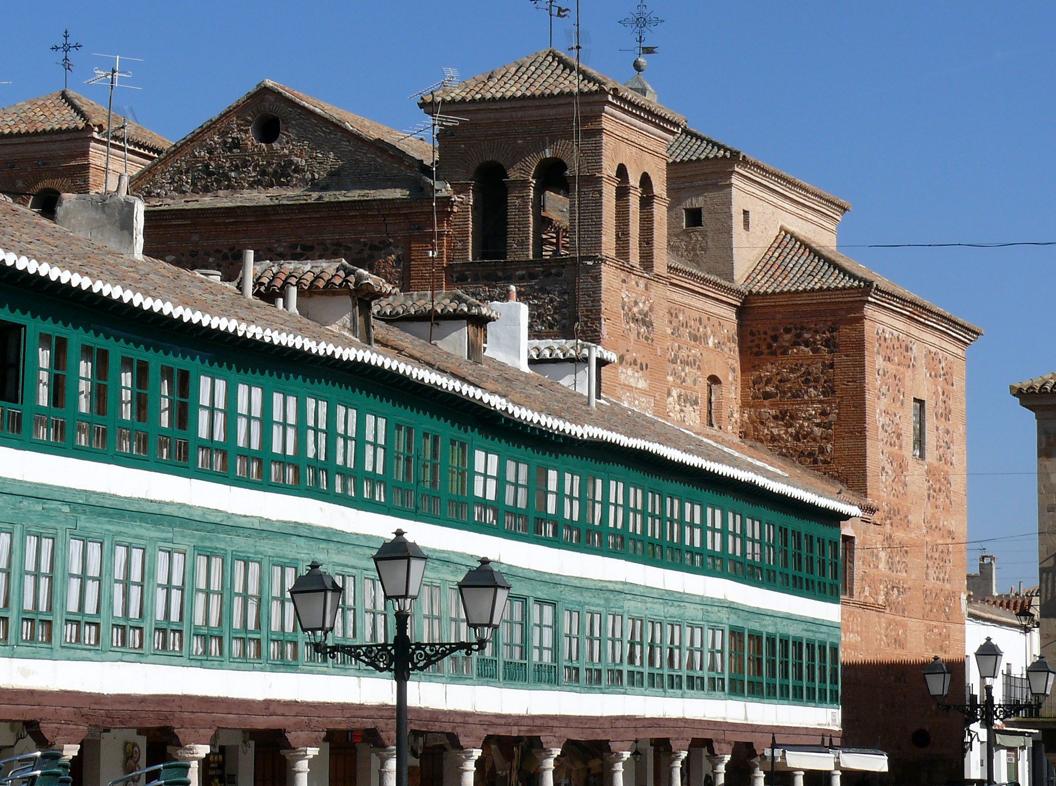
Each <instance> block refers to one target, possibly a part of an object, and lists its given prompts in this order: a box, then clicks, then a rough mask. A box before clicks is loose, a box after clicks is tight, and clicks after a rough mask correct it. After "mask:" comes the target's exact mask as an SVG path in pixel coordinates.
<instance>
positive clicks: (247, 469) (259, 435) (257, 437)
mask: <svg viewBox="0 0 1056 786" xmlns="http://www.w3.org/2000/svg"><path fill="white" fill-rule="evenodd" d="M235 447H236V452H235V475H236V476H237V477H240V478H245V479H247V480H256V481H261V480H264V387H263V386H262V385H250V384H247V383H245V382H239V383H238V385H237V386H236V387H235Z"/></svg>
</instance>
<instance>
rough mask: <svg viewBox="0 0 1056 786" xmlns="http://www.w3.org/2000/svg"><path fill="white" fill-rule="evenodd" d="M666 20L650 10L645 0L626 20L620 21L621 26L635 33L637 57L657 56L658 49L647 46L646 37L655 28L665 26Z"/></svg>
mask: <svg viewBox="0 0 1056 786" xmlns="http://www.w3.org/2000/svg"><path fill="white" fill-rule="evenodd" d="M663 22H664V20H663V19H661V18H660V17H658V16H657V15H656V14H654V13H653V12H652V11H650V10H649V6H647V5H646V4H645V0H640V2H639V3H638V5H637V6H635V9H634V11H632V12H631V13H630V14H628V15H627V17H625V18H624V19H621V20H620V24H621V25H623V26H624V27H626V28H628V29H629V30H633V31H634V41H635V45H636V51H637V56H638V57H641V56H642V55H655V54H656V51H657V47H655V46H647V45H646V43H645V37H646V35H647V34H648V33H649V31H650V30H652V29H653V28H655V27H657V26H659V25H661V24H663Z"/></svg>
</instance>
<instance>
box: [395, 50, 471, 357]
mask: <svg viewBox="0 0 1056 786" xmlns="http://www.w3.org/2000/svg"><path fill="white" fill-rule="evenodd" d="M460 81H462V80H461V79H460V78H459V75H458V69H456V68H452V67H450V66H444V68H443V78H442V79H441V80H440V81H439V82H434V83H433V84H431V85H429V87H427V88H425V89H424V90H420V91H418V92H417V93H415V94H414V95H413V96H411V98H418V99H421V98H424V97H426V96H429V98H430V100H431V102H432V108H431V111H430V112H429V121H428V124H427V126H426V128H422V127H421V126H419V127H417V128H416V129H415V130H413V131H411V132H410V133H409V134H407V135H406V136H405V137H404V138H407V137H409V136H418V135H419V134H422V133H424V132H425V131H426V130H428V131H429V145H430V148H431V150H432V157H431V162H430V163H431V166H430V173H431V179H432V191H433V245H432V248H431V249H430V250H429V342H430V343H432V341H433V325H435V324H436V260H437V257H438V256H439V255H440V219H439V216H438V214H437V204H436V196H437V187H436V183H437V176H436V164H437V160H438V155H437V153H438V152H439V151H438V148H437V137H438V136H439V134H440V130H441V129H443V128H453V127H455V126H457V125H458V124H459V123H464V122H466V118H464V117H456V116H455V115H445V114H444V113H443V111H442V110H443V103H444V97H443V91H444V90H448V89H450V88H452V87H454V86H455V85H457V84H458V83H459V82H460ZM438 92H439V93H440V95H437V93H438Z"/></svg>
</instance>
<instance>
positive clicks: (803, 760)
mask: <svg viewBox="0 0 1056 786" xmlns="http://www.w3.org/2000/svg"><path fill="white" fill-rule="evenodd" d="M770 754H771V751H770V749H767V750H766V756H767V757H769V756H770ZM774 754H775V759H774V761H775V762H776V763H778V764H781V765H782V768H784V769H789V770H821V771H823V772H832V770H834V769H835V765H836V757H835V756H834V755H833V752H832V751H831V750H829V749H828V748H823V747H821V746H820V745H819V746H814V745H797V746H791V745H790V746H788V747H786V748H777V749H776V750H775V751H774Z"/></svg>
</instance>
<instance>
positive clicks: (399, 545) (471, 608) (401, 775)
mask: <svg viewBox="0 0 1056 786" xmlns="http://www.w3.org/2000/svg"><path fill="white" fill-rule="evenodd" d="M427 559H428V557H426V556H425V553H424V552H423V551H422V550H421V549H420V548H418V546H416V545H415V544H414V543H412V542H410V541H409V540H407V539H406V538H405V537H404V532H403V530H399V529H398V530H396V537H394V538H393V539H392V540H390V541H388V542H387V543H383V544H382V546H381V548H379V549H378V551H377V553H376V554H374V567H375V568H376V569H377V571H378V578H379V579H380V580H381V588H382V590H383V591H384V593H385V599H386V600H391V601H392V604H393V606H394V607H395V610H396V635H395V636H393V639H392V643H391V644H327V643H326V638H327V636H328V635H329V634H330V632H331V631H332V630H333V629H334V623H335V621H336V619H337V612H338V609H339V607H340V603H341V595H342V593H343V592H344V589H343V588H342V587H341V585H340V584H338V583H337V581H335V580H334V577H333V576H331V575H330V574H329V573H326V572H324V571H323V570H322V569H321V566H320V565H319V563H318V562H315V561H313V562H312V564H311V565H309V566H308V571H307V572H306V573H305V574H304V575H303V576H300V577H299V578H298V579H297V581H295V582H294V583H293V586H292V587H290V598H291V599H292V601H293V608H294V611H295V612H296V613H297V623H298V624H299V625H300V626H301V630H302V631H304V632H305V633H306V634H307V635H308V638H309V640H310V641H311V643H312V648H313V649H314V650H315V651H316V652H317V653H319V654H320V655H325V656H326V657H328V658H331V659H333V658H336V657H337V656H338V655H346V656H348V657H350V658H352V659H353V660H357V661H359V662H360V663H363V664H366V665H367V666H370V667H371V668H372V669H374V670H375V671H380V672H386V673H391V674H392V676H393V679H394V680H395V681H396V786H407V742H408V739H407V738H408V733H407V681H408V680H409V679H410V676H411V672H412V671H424V670H425V669H427V668H429V667H430V666H432V665H434V664H436V663H439V662H440V661H442V660H443V659H444V658H447V657H449V656H451V655H456V654H458V653H460V652H461V653H464V654H465V655H472V654H473V653H474V652H480V651H482V650H483V649H484V648H485V647H487V646H488V641H489V639H490V638H491V634H492V633H494V631H495V629H496V628H497V627H499V624H500V623H501V622H502V615H503V613H504V612H505V610H506V599H507V598H508V597H509V595H510V583H509V582H508V581H506V579H505V578H504V577H503V575H502V574H501V573H499V572H498V571H497V570H495V568H493V567H492V566H491V563H490V561H489V560H487V559H482V560H480V565H478V566H477V567H475V568H472V569H470V571H469V572H468V573H466V575H465V578H463V579H462V581H460V582H459V583H458V592H459V595H460V596H461V598H462V608H463V610H464V611H465V614H466V622H467V624H468V625H469V628H470V630H472V631H473V635H474V636H476V641H448V642H428V643H419V642H412V641H411V637H410V635H409V633H408V630H409V628H410V619H411V608H412V606H413V604H414V601H415V599H416V598H417V597H418V593H419V591H420V590H421V588H422V578H423V577H424V576H425V563H426V560H427Z"/></svg>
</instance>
